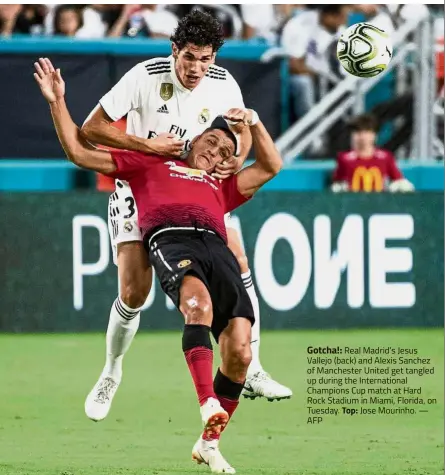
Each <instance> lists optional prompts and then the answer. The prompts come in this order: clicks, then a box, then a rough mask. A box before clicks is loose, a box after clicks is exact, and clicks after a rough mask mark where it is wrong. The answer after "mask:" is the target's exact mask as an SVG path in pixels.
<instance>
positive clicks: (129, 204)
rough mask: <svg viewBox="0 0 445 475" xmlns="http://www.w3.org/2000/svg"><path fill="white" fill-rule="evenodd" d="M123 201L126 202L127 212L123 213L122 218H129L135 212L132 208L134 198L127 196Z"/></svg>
mask: <svg viewBox="0 0 445 475" xmlns="http://www.w3.org/2000/svg"><path fill="white" fill-rule="evenodd" d="M125 203H128V214H126V215H124V218H131V217H132V216H133V215H134V213H135V212H136V210H135V209H134V198H133V197H132V196H127V197H126V198H125Z"/></svg>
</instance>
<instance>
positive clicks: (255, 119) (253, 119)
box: [248, 109, 260, 126]
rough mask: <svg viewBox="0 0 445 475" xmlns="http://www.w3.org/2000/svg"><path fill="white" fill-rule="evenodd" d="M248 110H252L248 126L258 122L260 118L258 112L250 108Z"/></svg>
mask: <svg viewBox="0 0 445 475" xmlns="http://www.w3.org/2000/svg"><path fill="white" fill-rule="evenodd" d="M250 110H251V111H252V120H249V122H248V123H249V126H251V125H256V124H257V123H258V122H259V120H260V118H259V116H258V113H257V112H256V111H254V110H253V109H250Z"/></svg>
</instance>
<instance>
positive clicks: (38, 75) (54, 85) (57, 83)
mask: <svg viewBox="0 0 445 475" xmlns="http://www.w3.org/2000/svg"><path fill="white" fill-rule="evenodd" d="M34 67H35V69H36V72H35V73H34V78H35V80H36V81H37V84H38V85H39V87H40V91H41V92H42V94H43V97H44V98H45V99H46V100H47V101H48V102H49V103H51V102H56V101H58V100H59V99H61V98H62V97H63V96H64V95H65V82H64V80H63V79H62V75H61V74H60V69H57V70H55V69H54V66H53V65H52V63H51V61H50V60H49V59H48V58H40V59H39V61H38V62H36V63H34Z"/></svg>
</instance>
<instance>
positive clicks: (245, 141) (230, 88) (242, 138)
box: [213, 74, 252, 179]
mask: <svg viewBox="0 0 445 475" xmlns="http://www.w3.org/2000/svg"><path fill="white" fill-rule="evenodd" d="M227 76H228V77H227V81H228V84H227V87H226V93H225V95H224V101H225V102H226V103H227V104H229V105H230V106H231V107H232V108H236V109H245V106H244V101H243V95H242V93H241V89H240V87H239V85H238V83H237V82H236V81H235V79H234V78H233V77H232V76H231V75H230V74H227ZM231 110H234V109H230V110H229V111H228V112H226V114H225V117H227V116H228V115H230V112H231ZM227 125H228V126H229V129H230V130H231V131H232V132H233V133H234V134H235V136H236V139H237V142H238V150H237V155H236V156H234V157H232V158H230V159H229V160H225V161H224V162H223V163H221V164H219V165H217V166H216V169H215V173H214V174H213V175H214V176H215V178H219V179H225V178H227V177H229V176H230V175H233V174H234V173H236V172H237V171H239V170H240V169H241V168H242V166H243V164H244V162H245V161H246V159H247V156H248V155H249V152H250V149H251V148H252V135H251V133H250V130H249V127H243V126H242V125H239V123H238V122H233V121H230V120H228V121H227Z"/></svg>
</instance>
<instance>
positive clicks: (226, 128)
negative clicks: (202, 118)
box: [203, 125, 238, 155]
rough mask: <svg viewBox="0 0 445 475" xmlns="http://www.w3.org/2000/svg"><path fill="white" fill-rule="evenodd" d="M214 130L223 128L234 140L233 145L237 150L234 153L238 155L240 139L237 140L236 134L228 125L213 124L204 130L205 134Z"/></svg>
mask: <svg viewBox="0 0 445 475" xmlns="http://www.w3.org/2000/svg"><path fill="white" fill-rule="evenodd" d="M212 130H222V131H223V132H224V133H225V134H226V136H227V137H228V138H229V139H230V140H231V141H232V142H233V146H234V147H235V152H234V153H233V154H234V155H236V154H237V153H238V141H237V140H236V137H235V134H234V133H233V132H232V131H231V130H230V129H229V128H228V127H224V126H223V125H211V126H210V127H208V128H207V129H205V130H204V132H203V134H207V133H208V132H211V131H212Z"/></svg>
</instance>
